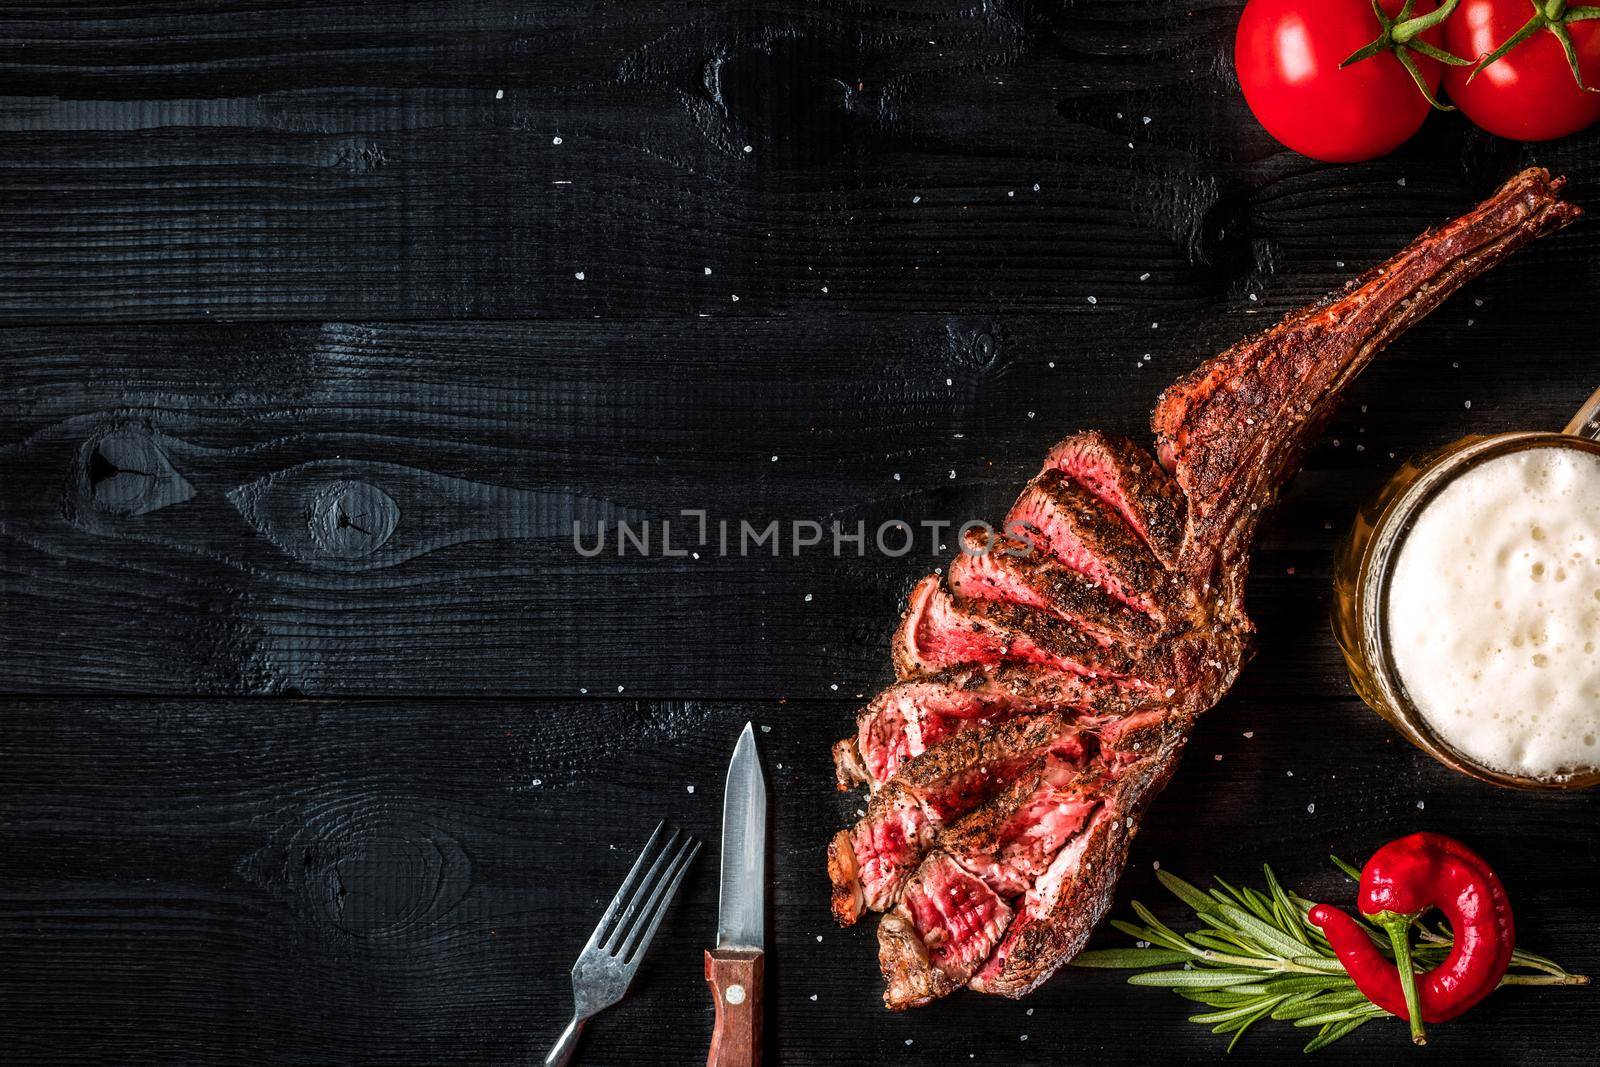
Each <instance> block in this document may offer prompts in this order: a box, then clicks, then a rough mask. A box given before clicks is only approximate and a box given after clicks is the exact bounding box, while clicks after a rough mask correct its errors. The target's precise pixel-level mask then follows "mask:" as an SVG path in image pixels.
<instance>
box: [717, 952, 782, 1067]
mask: <svg viewBox="0 0 1600 1067" xmlns="http://www.w3.org/2000/svg"><path fill="white" fill-rule="evenodd" d="M765 971H766V957H765V956H763V955H762V954H761V953H760V952H752V951H746V950H743V949H724V948H712V949H707V950H706V988H707V989H708V990H709V992H710V993H711V1005H712V1011H711V1049H710V1051H709V1052H708V1053H707V1054H706V1067H760V1064H761V1062H762V1044H761V1031H762V1029H763V1024H764V1023H765V1022H766V1012H767V1002H766V990H765V984H766V983H765V977H764V975H765Z"/></svg>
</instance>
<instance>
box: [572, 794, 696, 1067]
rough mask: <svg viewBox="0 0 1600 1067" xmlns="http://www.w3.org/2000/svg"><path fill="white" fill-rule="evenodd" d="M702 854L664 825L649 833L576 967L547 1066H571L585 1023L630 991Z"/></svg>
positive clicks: (690, 839)
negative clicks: (567, 1018)
mask: <svg viewBox="0 0 1600 1067" xmlns="http://www.w3.org/2000/svg"><path fill="white" fill-rule="evenodd" d="M699 852H700V842H699V841H696V840H695V839H694V838H693V837H690V836H689V835H688V834H686V833H684V832H683V831H682V830H679V829H677V828H675V827H670V826H668V825H667V824H666V822H665V821H663V822H662V823H661V824H660V825H659V826H657V827H656V830H655V833H653V834H651V835H650V840H649V841H647V842H645V846H644V851H643V852H641V853H639V858H638V859H637V860H635V861H634V864H633V869H632V870H630V871H629V872H628V877H626V878H624V879H623V880H622V888H621V889H618V890H617V895H616V896H614V897H612V898H611V905H610V906H609V907H607V908H606V913H605V914H604V915H602V916H600V921H599V922H598V923H597V924H596V925H595V928H594V933H592V934H590V935H589V940H588V942H587V943H585V944H584V946H583V951H582V952H581V953H579V954H578V962H577V963H575V964H573V965H572V1001H573V1009H572V1021H571V1022H569V1023H568V1024H567V1028H566V1029H565V1030H563V1031H562V1032H561V1037H560V1038H558V1039H557V1041H556V1044H555V1047H554V1048H552V1049H551V1050H550V1053H549V1055H547V1056H545V1058H544V1062H545V1067H562V1065H563V1064H566V1063H567V1062H569V1061H570V1060H571V1059H572V1053H573V1050H574V1049H576V1048H577V1047H578V1034H579V1033H580V1032H582V1030H583V1026H584V1023H586V1022H588V1021H589V1019H590V1018H591V1017H592V1016H594V1015H595V1014H596V1013H598V1012H601V1011H604V1010H605V1009H606V1008H609V1007H611V1005H613V1004H615V1003H616V1002H617V1001H619V1000H621V999H622V997H623V995H624V994H625V993H627V992H628V984H629V983H630V982H632V981H633V974H634V972H635V971H637V970H638V969H639V959H640V957H642V956H643V955H644V951H645V949H647V948H649V947H650V939H651V938H653V937H655V935H656V927H658V926H660V925H661V917H662V916H663V915H665V914H666V912H667V906H668V905H669V904H671V903H672V898H673V897H675V896H677V894H678V887H679V885H681V884H682V882H683V876H684V874H685V873H687V872H688V870H689V865H690V864H691V863H693V862H694V858H695V856H696V855H698V854H699ZM647 863H648V865H649V870H648V871H646V870H645V866H646V864H647ZM641 872H644V873H642V874H641Z"/></svg>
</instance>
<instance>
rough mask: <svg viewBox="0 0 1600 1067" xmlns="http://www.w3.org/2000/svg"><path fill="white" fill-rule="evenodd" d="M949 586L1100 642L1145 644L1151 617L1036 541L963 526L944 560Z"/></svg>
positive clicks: (1149, 635) (966, 595)
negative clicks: (1035, 613)
mask: <svg viewBox="0 0 1600 1067" xmlns="http://www.w3.org/2000/svg"><path fill="white" fill-rule="evenodd" d="M947 580H948V582H949V584H950V589H951V591H952V592H954V593H955V594H956V595H957V596H958V597H960V598H962V599H963V600H968V601H971V600H1000V601H1009V602H1011V603H1013V604H1021V605H1023V606H1025V607H1031V608H1037V609H1038V610H1040V611H1044V612H1047V613H1049V614H1051V615H1054V616H1056V617H1057V618H1059V619H1062V620H1063V621H1065V622H1068V623H1071V624H1072V625H1074V626H1077V627H1078V628H1079V629H1081V630H1083V631H1085V632H1087V633H1089V634H1092V635H1093V636H1094V637H1095V638H1096V639H1098V640H1100V641H1102V642H1111V641H1117V642H1121V643H1123V644H1125V645H1133V646H1137V645H1144V644H1147V643H1148V642H1149V641H1150V640H1151V639H1152V638H1153V637H1154V636H1155V634H1156V632H1157V629H1158V628H1157V625H1156V623H1155V621H1154V620H1153V619H1151V618H1150V617H1149V616H1148V615H1145V614H1142V613H1141V612H1137V611H1134V610H1133V609H1132V608H1130V607H1128V606H1127V605H1126V604H1124V603H1123V602H1122V601H1120V600H1118V599H1117V598H1116V597H1114V596H1112V595H1111V594H1110V593H1107V592H1106V591H1105V590H1104V589H1101V588H1100V587H1099V586H1097V585H1096V584H1094V582H1093V581H1091V580H1090V579H1088V578H1086V577H1085V576H1084V575H1083V574H1081V573H1079V572H1078V571H1075V570H1073V569H1072V568H1070V567H1067V566H1065V565H1064V564H1062V563H1061V561H1060V560H1058V559H1056V558H1055V557H1054V556H1052V555H1050V554H1049V553H1048V552H1046V551H1044V550H1043V549H1042V548H1040V547H1038V546H1036V545H1030V544H1028V543H1026V542H1024V541H1018V540H1015V539H1013V538H1010V537H996V538H994V539H985V538H984V536H983V534H981V533H979V532H978V531H977V530H969V531H967V533H966V535H965V537H964V539H963V542H962V553H961V555H959V556H957V557H956V558H955V559H954V560H953V561H951V564H950V574H949V577H948V579H947Z"/></svg>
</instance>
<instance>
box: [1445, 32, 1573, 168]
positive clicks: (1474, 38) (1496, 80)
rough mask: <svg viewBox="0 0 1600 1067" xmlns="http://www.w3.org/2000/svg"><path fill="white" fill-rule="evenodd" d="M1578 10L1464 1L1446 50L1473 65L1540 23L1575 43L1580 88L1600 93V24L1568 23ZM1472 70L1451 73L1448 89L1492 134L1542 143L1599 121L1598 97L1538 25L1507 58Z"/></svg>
mask: <svg viewBox="0 0 1600 1067" xmlns="http://www.w3.org/2000/svg"><path fill="white" fill-rule="evenodd" d="M1575 6H1577V5H1568V4H1564V3H1563V4H1557V5H1549V4H1546V5H1544V6H1543V10H1542V11H1537V12H1536V11H1535V9H1534V7H1533V5H1532V4H1530V3H1529V2H1528V0H1461V4H1460V6H1459V7H1457V8H1456V10H1455V13H1454V14H1452V15H1451V16H1450V18H1449V19H1447V20H1446V21H1445V24H1444V39H1445V48H1446V49H1447V50H1448V51H1450V52H1453V53H1455V54H1456V55H1458V56H1462V57H1464V58H1467V59H1471V60H1473V61H1474V62H1476V61H1477V60H1478V59H1480V58H1481V57H1483V56H1487V55H1489V54H1490V53H1492V52H1494V50H1495V49H1497V48H1499V47H1501V46H1502V45H1504V44H1505V43H1506V42H1508V41H1510V40H1511V38H1512V37H1513V36H1515V35H1516V34H1517V33H1518V31H1519V30H1523V29H1524V28H1525V27H1528V26H1529V23H1530V21H1537V20H1538V19H1539V18H1541V17H1543V18H1544V19H1546V20H1547V21H1548V22H1550V23H1553V24H1554V25H1555V27H1556V28H1557V29H1558V30H1561V31H1564V32H1565V33H1566V34H1567V35H1568V37H1569V38H1570V39H1571V41H1572V48H1573V52H1574V53H1575V54H1576V56H1577V59H1578V71H1579V72H1580V73H1581V74H1582V75H1583V84H1584V85H1587V86H1589V87H1591V88H1593V89H1597V90H1600V20H1578V21H1572V22H1567V21H1565V16H1567V15H1568V14H1569V13H1570V8H1571V7H1575ZM1472 69H1473V68H1471V67H1452V68H1451V69H1450V70H1449V71H1448V72H1446V74H1445V87H1446V88H1447V89H1448V90H1449V92H1450V99H1451V101H1452V102H1453V103H1454V104H1455V105H1456V106H1457V107H1459V108H1460V109H1461V110H1462V112H1464V113H1465V114H1466V116H1467V118H1469V119H1471V120H1472V121H1473V122H1475V123H1477V124H1478V125H1479V126H1482V127H1483V128H1484V129H1486V130H1488V131H1489V132H1490V133H1494V134H1499V135H1500V136H1501V137H1510V138H1514V139H1515V140H1518V141H1544V140H1548V139H1549V138H1551V137H1564V136H1566V135H1567V134H1569V133H1576V132H1578V131H1579V130H1581V129H1583V128H1584V127H1585V126H1588V125H1590V124H1591V123H1593V122H1594V121H1595V120H1596V119H1600V92H1586V91H1584V90H1583V89H1580V88H1579V87H1578V82H1577V79H1576V78H1575V77H1573V73H1572V66H1571V64H1569V63H1568V62H1567V57H1566V54H1565V53H1564V52H1563V50H1562V48H1561V42H1560V40H1558V39H1557V37H1556V33H1555V32H1552V30H1551V28H1550V27H1549V26H1547V25H1543V24H1539V25H1534V26H1533V27H1532V30H1531V32H1529V34H1528V36H1527V37H1526V38H1524V39H1523V40H1522V41H1520V42H1518V43H1516V44H1514V45H1512V47H1511V49H1510V50H1509V51H1508V52H1506V54H1505V55H1503V56H1501V57H1500V58H1499V59H1496V60H1495V61H1494V62H1492V63H1490V64H1489V65H1488V66H1486V67H1484V68H1483V69H1482V70H1480V71H1478V73H1477V74H1476V76H1471V77H1469V75H1472Z"/></svg>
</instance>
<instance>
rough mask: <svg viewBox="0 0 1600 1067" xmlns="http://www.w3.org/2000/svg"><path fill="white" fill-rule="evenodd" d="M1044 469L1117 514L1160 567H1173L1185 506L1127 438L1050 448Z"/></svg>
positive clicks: (1093, 434) (1095, 438)
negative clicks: (1060, 475) (1065, 478)
mask: <svg viewBox="0 0 1600 1067" xmlns="http://www.w3.org/2000/svg"><path fill="white" fill-rule="evenodd" d="M1044 469H1045V470H1059V471H1063V472H1065V473H1066V474H1067V475H1068V476H1069V477H1070V478H1071V479H1072V480H1073V481H1074V482H1077V483H1078V484H1079V485H1081V486H1083V487H1084V488H1085V489H1087V490H1089V492H1091V493H1093V494H1094V495H1095V496H1097V497H1099V498H1100V499H1101V500H1103V501H1105V502H1106V503H1107V504H1109V505H1110V506H1111V507H1112V508H1113V509H1115V511H1116V512H1117V514H1118V515H1121V516H1122V517H1123V519H1125V520H1126V521H1127V523H1128V525H1129V526H1131V527H1133V529H1134V532H1135V533H1137V534H1138V535H1139V536H1140V537H1141V538H1143V539H1144V543H1145V544H1147V545H1149V546H1150V551H1152V552H1154V553H1155V555H1156V558H1157V559H1159V560H1160V561H1161V562H1162V563H1163V564H1165V565H1166V566H1167V567H1173V566H1175V565H1176V564H1177V561H1178V555H1179V553H1180V551H1181V550H1182V548H1183V528H1184V516H1185V513H1186V511H1187V505H1186V504H1185V502H1184V499H1183V493H1182V492H1181V491H1180V490H1179V489H1178V485H1177V483H1176V482H1174V481H1173V480H1172V476H1171V475H1170V474H1168V473H1167V472H1166V471H1165V470H1163V469H1162V468H1161V464H1159V463H1157V462H1156V460H1155V457H1154V456H1152V455H1151V454H1150V453H1149V452H1147V451H1145V450H1144V449H1142V448H1140V447H1139V446H1138V445H1136V444H1134V443H1133V442H1132V441H1131V440H1129V439H1128V438H1126V437H1117V436H1115V435H1113V434H1106V433H1101V432H1100V431H1098V430H1089V431H1087V432H1084V433H1076V434H1073V435H1072V436H1071V437H1069V438H1067V439H1066V440H1064V441H1062V442H1061V443H1060V444H1058V445H1056V446H1055V447H1054V448H1052V449H1051V450H1050V453H1049V455H1047V456H1045V460H1044Z"/></svg>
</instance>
